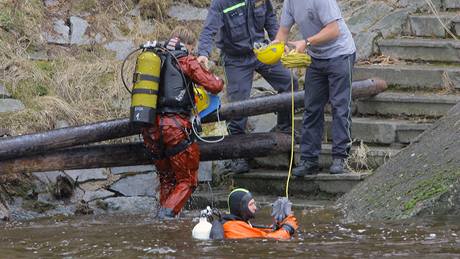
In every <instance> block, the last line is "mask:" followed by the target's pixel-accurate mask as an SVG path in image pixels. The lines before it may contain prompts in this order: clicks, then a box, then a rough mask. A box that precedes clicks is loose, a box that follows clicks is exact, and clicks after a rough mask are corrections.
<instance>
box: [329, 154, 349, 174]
mask: <svg viewBox="0 0 460 259" xmlns="http://www.w3.org/2000/svg"><path fill="white" fill-rule="evenodd" d="M329 172H330V173H331V174H345V173H349V171H348V170H347V169H346V164H345V158H334V159H333V160H332V165H331V167H329Z"/></svg>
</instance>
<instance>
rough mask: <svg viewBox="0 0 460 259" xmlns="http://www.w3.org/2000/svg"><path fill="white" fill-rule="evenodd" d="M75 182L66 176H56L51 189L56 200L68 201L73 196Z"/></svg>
mask: <svg viewBox="0 0 460 259" xmlns="http://www.w3.org/2000/svg"><path fill="white" fill-rule="evenodd" d="M74 189H75V182H74V181H73V180H72V179H71V178H70V177H68V176H67V175H58V176H57V177H56V184H55V186H54V188H53V196H54V197H55V198H56V199H58V200H59V199H69V198H70V197H72V195H73V190H74Z"/></svg>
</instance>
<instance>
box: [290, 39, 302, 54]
mask: <svg viewBox="0 0 460 259" xmlns="http://www.w3.org/2000/svg"><path fill="white" fill-rule="evenodd" d="M288 43H289V44H291V45H293V46H294V47H295V50H296V51H297V52H298V53H305V50H306V49H307V43H306V42H305V41H304V40H297V41H289V42H288Z"/></svg>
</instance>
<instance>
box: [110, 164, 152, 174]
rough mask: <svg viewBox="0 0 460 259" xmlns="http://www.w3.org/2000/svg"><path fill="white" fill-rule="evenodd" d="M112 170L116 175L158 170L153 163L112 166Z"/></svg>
mask: <svg viewBox="0 0 460 259" xmlns="http://www.w3.org/2000/svg"><path fill="white" fill-rule="evenodd" d="M110 172H112V174H114V175H118V174H120V175H122V174H132V173H146V172H156V170H155V166H153V165H139V166H120V167H112V168H110Z"/></svg>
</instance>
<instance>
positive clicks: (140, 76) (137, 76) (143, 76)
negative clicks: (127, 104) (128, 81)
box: [133, 72, 160, 83]
mask: <svg viewBox="0 0 460 259" xmlns="http://www.w3.org/2000/svg"><path fill="white" fill-rule="evenodd" d="M141 80H145V81H152V82H157V83H160V78H159V77H156V76H152V75H146V74H141V73H138V72H137V73H134V74H133V83H137V82H139V81H141Z"/></svg>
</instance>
